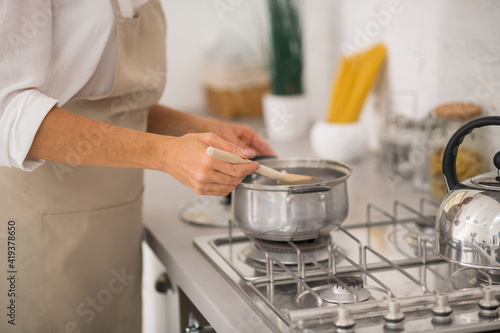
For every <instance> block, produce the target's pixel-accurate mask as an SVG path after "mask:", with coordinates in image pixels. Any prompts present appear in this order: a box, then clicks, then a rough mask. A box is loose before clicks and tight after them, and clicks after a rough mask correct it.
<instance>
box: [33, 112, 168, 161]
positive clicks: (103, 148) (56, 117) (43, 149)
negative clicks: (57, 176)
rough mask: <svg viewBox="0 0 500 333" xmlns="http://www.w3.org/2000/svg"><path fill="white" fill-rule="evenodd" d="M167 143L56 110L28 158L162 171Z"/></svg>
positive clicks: (44, 122)
mask: <svg viewBox="0 0 500 333" xmlns="http://www.w3.org/2000/svg"><path fill="white" fill-rule="evenodd" d="M165 140H168V138H167V137H162V136H159V135H154V134H150V133H144V132H140V131H135V130H131V129H127V128H123V127H119V126H114V125H110V124H106V123H103V122H99V121H95V120H92V119H89V118H85V117H82V116H79V115H76V114H73V113H71V112H69V111H66V110H64V109H61V108H59V107H54V108H53V109H52V110H51V111H50V112H49V113H48V114H47V116H46V117H45V119H44V121H43V122H42V125H41V126H40V128H39V129H38V132H37V134H36V136H35V139H34V141H33V144H32V146H31V149H30V151H29V153H28V155H29V156H31V157H35V158H40V159H46V160H50V161H55V162H61V163H69V164H81V165H94V166H107V167H122V168H146V169H155V170H160V169H161V161H160V158H159V156H161V151H162V149H163V148H162V147H163V145H164V143H165Z"/></svg>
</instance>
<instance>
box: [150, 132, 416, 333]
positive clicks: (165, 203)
mask: <svg viewBox="0 0 500 333" xmlns="http://www.w3.org/2000/svg"><path fill="white" fill-rule="evenodd" d="M272 146H273V148H274V149H275V150H276V152H277V153H278V155H279V156H280V157H284V158H286V157H313V156H314V154H313V153H312V151H311V149H310V146H309V142H308V141H307V140H303V141H299V142H294V143H289V144H281V143H280V144H278V143H276V144H272ZM350 165H351V167H352V168H353V174H352V175H351V177H350V178H349V179H348V182H347V187H348V196H349V205H350V207H349V215H348V218H347V220H346V222H345V223H351V222H360V221H364V220H365V214H366V205H367V204H368V203H372V204H375V205H377V206H378V207H380V208H382V209H385V210H387V211H388V212H392V209H393V208H392V207H393V206H392V205H393V202H394V200H400V201H402V202H404V203H407V204H409V205H410V206H412V207H414V208H417V209H418V199H419V198H420V197H422V196H425V193H423V192H418V191H415V190H414V189H413V187H412V186H411V184H410V183H409V182H404V181H402V180H398V179H395V180H394V179H393V180H391V177H386V176H385V175H384V172H382V171H380V168H379V162H378V160H377V158H376V155H375V154H373V153H372V154H369V155H367V157H366V158H365V159H364V160H363V161H361V162H359V163H352V164H350ZM145 186H146V189H145V194H144V223H145V226H146V229H147V230H146V241H147V243H148V244H149V246H150V247H151V248H152V250H153V251H154V253H155V254H156V255H157V256H158V258H159V259H160V261H161V262H162V263H163V264H164V265H165V266H166V268H167V272H168V275H169V277H170V278H171V280H172V282H173V283H174V284H175V285H177V286H179V287H180V288H181V289H182V290H183V291H184V292H185V293H186V295H187V296H188V297H189V298H190V299H191V301H192V302H193V303H194V305H196V307H197V308H198V309H199V310H200V311H201V313H202V314H203V315H204V316H205V318H206V319H207V320H208V321H209V322H210V323H211V325H212V326H213V327H214V329H215V330H216V331H217V332H251V331H259V332H262V333H265V332H271V330H270V329H269V328H267V327H265V328H264V327H263V326H265V325H263V323H262V321H261V320H259V319H258V318H257V317H256V316H255V313H256V309H255V308H254V307H253V306H252V305H250V304H248V303H247V301H246V300H245V299H244V298H243V297H241V296H240V295H239V294H238V292H237V291H236V289H235V287H234V286H233V285H232V284H231V283H229V282H227V281H226V280H225V279H224V277H223V275H222V274H221V273H219V272H218V271H217V269H216V268H215V267H214V266H212V264H211V263H210V262H209V261H208V260H207V259H206V258H205V257H204V256H203V254H202V253H201V252H199V251H198V249H197V248H196V247H195V246H194V245H193V239H194V238H195V237H199V236H206V235H220V234H224V233H227V230H226V229H224V228H214V227H201V226H194V225H190V224H186V223H184V222H182V221H181V220H180V219H179V215H178V214H179V208H180V207H182V206H183V205H185V204H189V203H191V202H193V200H197V199H195V198H196V195H195V194H194V192H192V191H191V190H190V189H189V188H187V187H185V186H184V185H182V184H181V183H180V182H178V181H176V180H175V179H174V178H172V177H171V176H169V175H168V174H164V173H161V172H157V171H149V170H148V171H146V174H145ZM256 325H259V327H258V329H257V327H256Z"/></svg>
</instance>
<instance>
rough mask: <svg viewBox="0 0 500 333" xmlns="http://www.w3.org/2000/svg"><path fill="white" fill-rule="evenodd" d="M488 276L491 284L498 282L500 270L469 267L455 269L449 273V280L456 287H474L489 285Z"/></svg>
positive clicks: (499, 282) (499, 281)
mask: <svg viewBox="0 0 500 333" xmlns="http://www.w3.org/2000/svg"><path fill="white" fill-rule="evenodd" d="M488 276H489V277H490V278H491V281H492V283H493V284H500V271H498V270H489V271H483V270H478V269H474V268H471V267H464V268H460V269H458V270H456V271H455V273H453V274H452V275H451V282H452V284H453V286H454V287H455V288H456V289H464V288H475V287H480V286H487V285H489V284H490V283H489V279H488Z"/></svg>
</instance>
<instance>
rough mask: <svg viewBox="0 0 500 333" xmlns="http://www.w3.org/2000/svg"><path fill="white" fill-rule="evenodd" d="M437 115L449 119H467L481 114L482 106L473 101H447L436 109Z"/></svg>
mask: <svg viewBox="0 0 500 333" xmlns="http://www.w3.org/2000/svg"><path fill="white" fill-rule="evenodd" d="M435 112H436V115H437V116H438V117H441V118H447V119H467V118H471V117H474V116H477V115H479V114H480V113H481V112H482V109H481V106H479V105H477V104H471V103H446V104H441V105H439V106H437V107H436V109H435Z"/></svg>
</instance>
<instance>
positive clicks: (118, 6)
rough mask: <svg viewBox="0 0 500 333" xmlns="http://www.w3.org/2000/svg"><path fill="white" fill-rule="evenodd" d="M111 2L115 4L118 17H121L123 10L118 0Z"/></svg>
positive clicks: (114, 7)
mask: <svg viewBox="0 0 500 333" xmlns="http://www.w3.org/2000/svg"><path fill="white" fill-rule="evenodd" d="M111 4H112V5H113V9H114V10H115V14H116V17H121V16H122V11H121V8H120V3H119V2H118V0H111Z"/></svg>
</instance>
